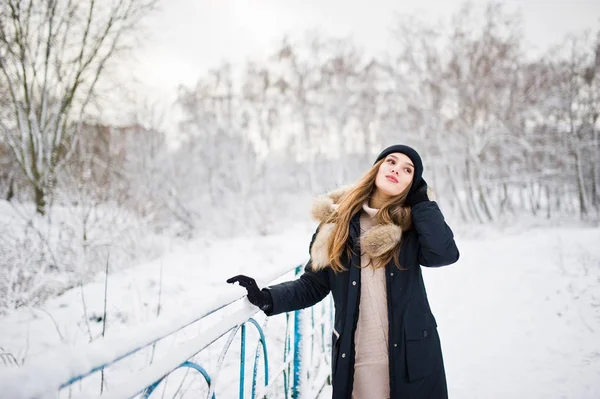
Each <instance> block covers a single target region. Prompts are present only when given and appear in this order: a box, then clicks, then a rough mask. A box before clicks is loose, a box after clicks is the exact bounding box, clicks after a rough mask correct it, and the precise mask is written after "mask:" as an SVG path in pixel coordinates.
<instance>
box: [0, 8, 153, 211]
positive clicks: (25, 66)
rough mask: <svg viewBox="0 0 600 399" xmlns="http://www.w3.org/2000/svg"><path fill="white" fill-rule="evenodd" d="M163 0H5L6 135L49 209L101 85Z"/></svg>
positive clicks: (0, 66) (0, 71) (0, 127)
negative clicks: (57, 179) (61, 171)
mask: <svg viewBox="0 0 600 399" xmlns="http://www.w3.org/2000/svg"><path fill="white" fill-rule="evenodd" d="M156 2H157V0H115V1H111V2H110V3H109V4H107V3H106V2H102V3H101V4H98V2H96V1H95V0H86V1H72V0H5V1H3V2H2V3H0V15H1V16H2V18H1V19H0V81H1V84H0V87H1V86H6V87H7V88H8V100H7V101H8V105H9V110H10V112H9V118H7V119H2V120H0V133H1V134H2V136H3V137H4V139H5V141H6V143H7V144H8V145H9V147H10V148H11V150H12V152H13V153H14V155H15V158H16V160H17V162H18V164H19V166H20V168H21V169H22V170H23V173H24V174H25V175H26V177H27V180H28V181H29V183H30V185H31V187H32V188H33V193H34V200H35V204H36V209H37V212H38V213H40V214H44V213H45V212H46V204H47V200H48V196H49V195H50V194H51V193H52V188H53V185H54V176H55V174H56V171H57V169H58V168H60V167H61V165H63V164H64V162H65V161H67V160H68V159H69V157H70V155H71V154H72V152H73V149H74V148H75V145H76V142H77V140H78V136H79V134H80V131H81V123H82V120H83V118H84V116H85V112H86V110H87V109H88V107H89V105H90V103H91V102H92V101H93V99H94V94H95V91H96V88H97V85H98V82H99V81H100V80H101V79H102V78H103V77H105V76H106V71H107V69H108V68H109V66H110V63H111V61H112V60H113V59H114V58H115V56H116V55H117V54H119V53H122V52H123V50H125V49H126V48H127V45H128V44H130V43H128V41H130V40H131V39H132V38H133V37H134V36H133V35H132V34H133V33H134V32H135V29H136V28H137V27H138V26H139V23H140V21H141V20H142V18H143V17H144V16H146V15H147V14H148V12H149V11H150V10H152V9H153V8H154V6H155V3H156Z"/></svg>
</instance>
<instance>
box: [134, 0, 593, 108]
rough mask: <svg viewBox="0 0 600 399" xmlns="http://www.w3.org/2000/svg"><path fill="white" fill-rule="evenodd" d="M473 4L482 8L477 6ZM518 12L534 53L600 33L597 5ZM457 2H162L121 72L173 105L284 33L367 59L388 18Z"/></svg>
mask: <svg viewBox="0 0 600 399" xmlns="http://www.w3.org/2000/svg"><path fill="white" fill-rule="evenodd" d="M474 3H484V1H483V0H477V1H474ZM504 3H506V5H507V6H508V7H509V8H511V9H516V8H519V9H520V10H521V12H522V19H523V27H524V35H525V40H526V41H527V42H528V43H529V44H531V45H532V46H534V47H536V48H540V49H544V48H547V47H548V46H549V45H551V44H555V43H558V42H560V41H561V39H562V38H563V37H564V36H565V35H566V34H567V33H569V32H579V31H582V30H583V29H585V28H594V29H598V28H599V27H600V0H521V1H518V0H507V1H505V2H504ZM461 4H463V1H461V0H437V1H432V0H418V1H415V0H362V1H359V0H212V1H208V0H164V1H163V2H162V4H161V8H160V10H159V12H157V13H156V14H155V15H154V17H153V18H152V19H151V20H150V21H149V22H148V25H149V29H148V32H149V36H148V37H147V38H146V40H145V41H144V47H143V48H140V49H139V50H138V51H137V54H136V58H135V60H133V61H131V62H129V63H128V65H127V68H126V71H127V72H126V73H133V74H134V75H135V77H136V78H137V79H139V81H140V86H143V87H144V88H145V89H144V91H146V92H147V93H151V94H149V95H150V96H154V97H157V96H158V97H160V98H162V99H163V100H166V99H167V98H169V99H173V98H174V97H173V96H174V90H175V88H176V86H177V85H178V84H180V83H183V84H188V85H191V84H193V83H194V82H195V81H196V80H197V78H198V77H199V76H200V75H201V74H203V73H204V72H206V71H207V70H208V69H209V68H211V67H215V66H218V65H219V64H220V63H221V61H223V60H229V61H231V62H233V63H234V64H240V63H243V62H244V60H245V59H247V58H248V57H250V58H253V59H261V58H263V57H264V56H265V55H266V54H268V53H270V52H272V51H273V49H274V48H275V46H276V44H277V42H278V41H279V40H280V39H281V38H282V37H283V36H284V35H285V34H290V35H292V36H294V37H298V36H301V35H302V34H303V33H304V32H306V31H307V30H309V29H313V28H317V29H319V30H320V31H322V32H323V33H325V34H328V35H343V36H347V35H351V36H352V37H353V39H354V41H355V43H356V44H358V45H359V46H361V47H362V48H363V49H364V50H365V51H366V52H368V53H379V52H381V51H382V50H385V48H386V45H387V41H388V40H389V34H388V30H389V29H390V27H391V26H392V21H393V19H394V15H395V13H419V14H420V16H421V17H423V18H424V19H426V20H427V19H430V20H438V19H440V18H445V17H447V16H449V15H451V14H453V13H455V12H456V11H457V10H458V9H459V7H460V6H461Z"/></svg>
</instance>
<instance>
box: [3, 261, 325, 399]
mask: <svg viewBox="0 0 600 399" xmlns="http://www.w3.org/2000/svg"><path fill="white" fill-rule="evenodd" d="M302 270H303V267H302V266H298V267H295V268H294V269H292V270H288V271H286V272H285V273H284V274H282V275H280V276H278V278H277V279H269V280H267V282H272V281H277V280H279V279H285V278H286V277H294V276H297V275H299V274H300V273H301V272H302ZM332 307H333V305H332V300H331V297H330V296H329V297H327V298H326V299H325V300H324V301H322V302H321V303H320V304H318V305H316V306H313V307H311V308H310V309H304V310H299V311H295V312H290V313H287V314H285V315H280V316H275V317H271V318H266V317H265V318H264V322H263V324H262V325H261V324H260V323H259V322H258V320H257V319H256V318H255V316H256V315H257V314H259V316H260V315H262V312H259V311H258V310H257V308H256V307H254V306H253V305H251V304H250V303H249V302H248V301H247V299H246V298H245V296H244V297H239V296H232V295H224V296H222V297H221V298H220V300H219V301H217V302H216V303H214V302H213V303H212V305H210V306H205V307H202V308H201V309H198V310H197V311H196V312H195V315H190V316H188V317H185V318H174V319H162V320H157V321H156V322H154V323H151V324H150V325H146V326H144V327H143V328H138V329H134V330H133V331H131V330H129V331H128V334H127V335H121V336H113V337H107V338H105V339H103V340H100V341H94V342H92V343H91V344H89V345H85V346H81V347H78V348H71V347H66V346H63V347H59V348H56V349H55V350H53V351H51V352H50V353H47V354H45V355H43V356H41V357H40V358H38V359H33V360H32V361H31V362H29V363H28V364H27V365H25V366H23V367H21V368H19V369H11V370H9V372H7V373H4V374H2V373H0V389H2V390H1V391H0V392H3V394H7V395H9V396H7V397H11V398H14V399H20V398H37V397H44V396H45V395H48V394H50V396H52V394H54V397H56V393H57V392H58V393H59V396H60V397H63V396H64V397H69V398H76V397H82V398H83V397H85V398H90V397H94V396H97V397H101V398H103V399H104V398H133V397H136V398H149V397H151V395H152V394H157V390H158V389H159V387H160V386H161V385H163V386H164V388H163V389H166V382H167V379H168V378H170V377H171V376H172V375H173V374H174V372H175V371H178V370H186V373H185V377H184V379H186V378H187V376H188V374H187V372H189V371H192V372H196V373H197V374H196V375H200V376H202V377H203V380H204V381H205V384H206V385H205V387H204V390H202V395H203V396H204V397H206V398H207V399H209V398H210V399H220V398H221V397H227V398H232V397H234V396H237V397H238V398H239V399H244V398H245V397H246V393H249V394H250V397H251V398H252V399H254V398H266V397H277V398H281V397H285V398H293V399H297V398H314V397H316V396H317V395H318V392H320V390H321V389H323V388H324V386H325V385H326V384H327V383H329V381H330V376H329V373H330V362H329V356H330V355H329V354H330V343H331V340H330V338H329V337H330V336H331V326H332V324H333V323H332V317H333V309H332ZM209 318H212V319H216V320H212V324H210V325H209V326H208V327H207V326H204V327H206V328H205V329H204V330H203V331H202V332H200V333H193V332H192V333H191V334H190V333H189V332H188V333H187V336H188V338H189V339H187V340H185V341H184V342H181V343H178V344H177V346H174V347H173V346H172V347H169V348H166V349H164V350H163V351H162V352H164V355H163V356H162V357H160V358H156V359H155V349H156V348H157V344H159V343H160V342H164V340H165V339H167V338H169V337H174V336H176V335H177V334H180V333H181V332H182V331H184V330H189V329H190V328H193V326H194V325H195V324H199V323H202V322H203V321H205V320H208V319H209ZM275 321H277V323H275ZM283 321H285V323H283ZM268 322H269V323H275V324H276V325H275V327H274V331H271V330H268V329H267V328H266V327H267V323H268ZM282 323H283V325H285V330H283V331H282V327H283V325H281V326H279V327H281V328H279V329H278V326H277V324H282ZM248 326H253V328H252V327H251V328H252V330H255V331H256V333H257V334H258V339H257V341H258V342H257V345H256V350H255V352H254V364H253V367H252V382H251V385H250V386H247V384H246V381H247V377H248V374H249V373H248V371H247V369H246V363H247V359H246V357H247V349H248V340H249V339H248V332H249V331H248ZM225 338H226V339H225ZM238 338H239V341H240V347H239V351H240V353H239V374H238V375H239V379H238V384H239V385H238V388H237V389H234V388H235V387H233V384H231V383H230V384H226V385H225V384H223V386H220V385H219V381H220V375H221V374H222V373H221V371H222V369H223V368H224V367H225V366H227V367H228V369H229V370H228V373H227V377H228V378H229V379H231V374H234V373H232V370H231V369H232V367H233V363H234V362H233V361H231V359H229V361H226V357H227V355H228V353H229V352H230V350H231V348H232V344H233V342H234V340H236V339H238ZM221 339H225V342H224V344H223V345H222V347H221V350H220V354H219V356H218V358H217V360H216V363H214V359H215V357H216V356H214V355H213V354H212V351H214V349H215V347H216V346H217V342H218V341H219V340H221ZM173 345H174V344H173ZM150 349H151V350H152V355H151V359H150V361H149V362H148V361H147V359H145V360H146V361H142V360H141V359H140V358H139V357H138V358H137V359H136V356H137V355H138V354H139V353H140V352H142V351H143V350H146V351H149V350H150ZM281 350H282V351H283V353H280V354H281V355H282V357H283V359H282V361H280V362H275V361H273V360H272V358H273V357H274V355H273V353H278V352H281ZM207 351H211V354H209V355H208V356H207V357H206V359H205V360H204V361H205V362H206V363H209V366H208V367H207V366H206V365H205V364H203V361H201V360H198V359H195V357H198V356H200V355H202V354H203V353H205V352H207ZM158 352H160V351H158ZM131 359H133V360H132V361H130V362H129V364H128V366H129V369H127V367H119V364H122V363H127V361H128V360H131ZM261 359H262V368H261V367H260V363H261ZM140 363H142V366H141V367H140V365H139V364H140ZM132 368H133V369H134V370H131V369H132ZM109 370H111V371H110V378H109V376H108V374H107V375H106V378H105V372H108V371H109ZM261 373H262V378H259V374H261ZM98 375H100V388H99V389H98V385H96V384H97V377H98ZM94 377H96V381H94ZM270 377H271V378H270ZM182 385H183V381H182V382H181V384H180V385H179V388H178V389H177V391H176V392H175V394H173V397H175V396H177V395H179V397H181V396H183V394H182V392H181V387H182ZM200 390H201V389H200ZM235 391H237V393H234V392H235ZM248 391H249V392H248ZM163 394H164V392H163ZM197 395H198V389H197V390H196V392H195V393H194V395H193V396H194V397H197ZM157 396H158V395H157Z"/></svg>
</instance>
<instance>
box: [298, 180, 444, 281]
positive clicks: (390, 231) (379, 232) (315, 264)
mask: <svg viewBox="0 0 600 399" xmlns="http://www.w3.org/2000/svg"><path fill="white" fill-rule="evenodd" d="M351 188H352V186H345V187H342V188H339V189H337V190H335V191H331V192H329V193H327V194H325V195H321V196H319V197H316V198H315V199H314V200H313V205H312V210H311V213H312V217H313V218H314V219H315V220H316V221H317V222H319V223H320V229H319V232H318V233H317V235H316V237H315V241H314V242H313V245H312V247H311V250H310V256H311V264H312V269H313V270H315V271H318V270H323V269H325V268H327V267H329V253H328V250H327V245H328V242H329V237H330V236H331V233H332V232H333V227H334V223H329V219H330V217H331V216H332V215H333V214H334V213H335V211H336V209H337V207H338V206H339V205H338V204H339V202H340V199H341V198H342V197H343V196H344V195H345V194H346V193H347V192H348V191H350V189H351ZM427 196H428V197H429V199H430V200H433V199H434V194H433V191H432V190H431V189H428V190H427ZM401 239H402V228H401V227H400V226H398V225H396V224H385V225H376V226H374V227H372V228H371V229H369V230H368V231H366V232H365V233H363V234H362V236H361V238H360V247H361V251H362V252H363V253H364V254H366V255H368V256H369V258H376V257H379V256H381V255H383V254H384V253H386V252H388V251H390V250H392V249H393V248H395V247H396V246H398V244H400V240H401Z"/></svg>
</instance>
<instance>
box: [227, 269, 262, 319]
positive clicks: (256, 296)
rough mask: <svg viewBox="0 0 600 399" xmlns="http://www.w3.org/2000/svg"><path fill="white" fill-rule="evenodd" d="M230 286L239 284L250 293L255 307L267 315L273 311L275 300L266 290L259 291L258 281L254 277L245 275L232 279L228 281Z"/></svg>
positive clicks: (249, 297)
mask: <svg viewBox="0 0 600 399" xmlns="http://www.w3.org/2000/svg"><path fill="white" fill-rule="evenodd" d="M227 282H228V283H229V284H234V283H236V282H237V283H239V284H240V286H242V287H244V288H245V289H246V291H248V300H249V301H250V303H251V304H253V305H254V306H258V308H259V309H260V310H262V311H263V312H265V313H268V312H270V311H271V310H273V298H271V293H270V292H269V290H266V289H264V288H263V289H262V290H261V289H259V288H258V285H256V281H254V279H253V278H252V277H248V276H244V275H243V274H240V275H237V276H234V277H231V278H230V279H228V280H227Z"/></svg>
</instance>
